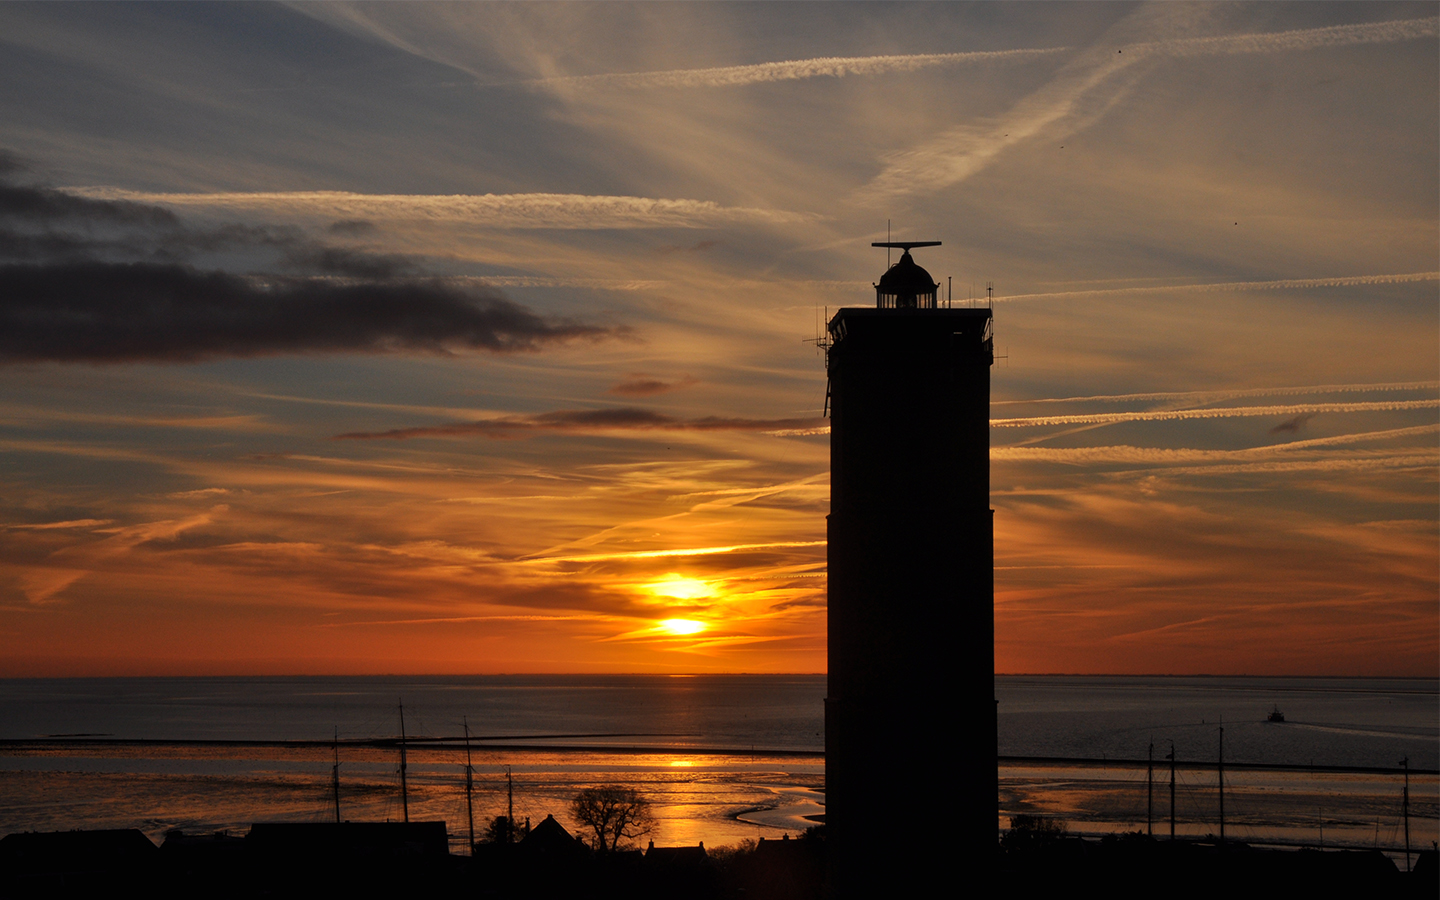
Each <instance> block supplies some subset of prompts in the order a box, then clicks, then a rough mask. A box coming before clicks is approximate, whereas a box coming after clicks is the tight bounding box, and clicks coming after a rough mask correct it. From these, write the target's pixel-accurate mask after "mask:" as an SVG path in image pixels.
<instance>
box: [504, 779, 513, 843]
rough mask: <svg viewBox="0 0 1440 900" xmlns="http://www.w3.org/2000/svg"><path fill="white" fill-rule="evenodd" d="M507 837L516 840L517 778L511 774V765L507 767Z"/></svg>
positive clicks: (509, 839)
mask: <svg viewBox="0 0 1440 900" xmlns="http://www.w3.org/2000/svg"><path fill="white" fill-rule="evenodd" d="M505 796H506V807H505V836H506V837H505V839H506V840H508V841H514V840H515V779H514V778H512V777H511V776H510V767H509V766H506V767H505Z"/></svg>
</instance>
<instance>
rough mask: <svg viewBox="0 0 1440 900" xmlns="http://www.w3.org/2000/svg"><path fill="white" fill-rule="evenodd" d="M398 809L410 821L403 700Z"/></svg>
mask: <svg viewBox="0 0 1440 900" xmlns="http://www.w3.org/2000/svg"><path fill="white" fill-rule="evenodd" d="M400 809H401V811H402V812H403V813H404V816H405V822H406V824H409V822H410V787H409V785H407V784H406V783H405V701H404V700H401V701H400Z"/></svg>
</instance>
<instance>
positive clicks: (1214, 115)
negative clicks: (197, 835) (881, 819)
mask: <svg viewBox="0 0 1440 900" xmlns="http://www.w3.org/2000/svg"><path fill="white" fill-rule="evenodd" d="M1436 16H1437V6H1436V4H1434V3H1421V4H1406V3H1400V4H1390V3H1356V4H1351V3H1260V4H1213V5H1211V4H1183V3H1160V4H1155V5H1131V4H1123V3H1062V4H1054V5H1051V4H1044V3H1014V4H1011V3H981V4H974V5H961V4H953V5H952V4H916V5H908V4H873V5H872V4H865V3H845V4H825V3H803V4H748V3H747V4H733V5H732V4H707V3H687V4H663V3H657V4H650V3H644V4H634V5H630V4H621V3H613V4H611V3H606V4H577V5H572V4H560V3H553V4H552V3H543V4H496V5H492V4H464V5H445V4H429V3H426V4H418V3H415V4H412V3H405V4H395V5H389V4H358V5H354V6H349V5H312V4H300V5H295V6H286V5H251V4H244V5H242V4H199V5H190V4H158V5H129V4H100V5H81V4H35V5H31V4H18V3H5V4H0V88H3V89H0V148H3V156H0V675H5V676H39V675H96V674H100V675H110V674H114V675H120V674H232V673H233V674H267V673H268V674H304V673H472V672H473V673H498V672H706V671H736V672H823V671H824V669H825V514H826V513H827V511H828V508H829V473H828V469H829V444H828V440H829V438H828V434H827V421H826V420H825V419H823V418H821V409H822V404H823V402H824V396H825V372H824V364H823V359H822V357H821V356H820V355H819V354H818V351H817V349H816V347H815V346H814V345H813V344H812V343H807V341H809V340H812V339H813V338H815V337H816V335H817V333H818V331H819V329H820V328H821V327H822V326H821V323H822V321H823V318H824V316H825V314H826V311H827V310H828V311H829V312H831V313H833V311H834V310H835V309H836V308H837V307H840V306H847V305H848V306H869V305H873V304H874V290H873V288H872V286H871V285H872V283H873V282H874V281H875V280H877V279H878V278H879V276H880V275H881V273H882V272H883V271H884V268H885V265H886V256H885V251H884V250H876V249H872V248H871V247H870V243H871V242H872V241H876V240H884V239H885V235H886V233H887V230H886V229H887V221H888V222H889V223H891V224H890V228H891V229H892V232H893V235H894V237H895V239H897V240H901V239H914V240H939V241H943V246H941V247H936V248H930V249H927V250H919V251H916V258H917V261H918V262H920V264H921V265H923V266H925V267H926V268H927V269H928V270H929V271H930V272H931V273H932V274H933V275H934V276H935V277H936V278H937V279H939V280H940V281H941V284H942V290H944V289H945V287H946V285H948V284H950V283H951V282H950V279H952V278H953V297H954V299H955V302H956V303H969V302H972V300H971V298H974V297H979V298H981V299H980V302H982V303H983V302H984V299H983V298H984V295H985V285H986V283H987V282H993V284H994V288H995V299H994V310H995V321H996V343H997V348H998V350H999V352H1001V353H1002V354H1003V355H1004V356H1005V358H1004V359H1002V360H999V361H998V362H997V365H996V367H995V368H994V369H993V372H992V399H993V405H992V409H991V412H992V416H993V425H994V427H993V429H992V432H991V444H992V452H991V479H992V505H993V507H994V508H995V510H996V513H995V522H996V537H995V557H996V573H995V583H996V595H995V602H996V612H995V618H996V660H997V669H998V670H999V671H1001V672H1068V673H1170V674H1189V673H1214V674H1235V673H1248V674H1343V675H1427V676H1433V675H1434V674H1435V673H1436V670H1437V666H1440V646H1437V644H1440V599H1437V591H1440V529H1437V508H1440V495H1437V468H1440V449H1437V446H1440V424H1437V419H1440V385H1437V380H1436V379H1437V373H1440V273H1437V271H1436V270H1437V269H1440V261H1437V246H1440V227H1437V221H1440V209H1437V204H1440V200H1437V198H1440V174H1437V173H1440V151H1437V135H1440V114H1437V110H1440V96H1437V93H1440V92H1437V84H1440V65H1437V61H1440V28H1437V17H1436Z"/></svg>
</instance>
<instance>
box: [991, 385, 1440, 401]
mask: <svg viewBox="0 0 1440 900" xmlns="http://www.w3.org/2000/svg"><path fill="white" fill-rule="evenodd" d="M1426 390H1429V391H1433V390H1440V381H1393V382H1382V383H1379V384H1310V385H1302V386H1298V387H1276V388H1240V389H1237V390H1233V391H1157V392H1154V393H1149V394H1096V395H1093V396H1089V397H1045V398H1042V399H1038V400H993V401H991V406H1002V405H1007V406H1008V405H1015V404H1021V403H1093V402H1096V401H1105V402H1111V403H1124V402H1128V401H1133V400H1189V401H1191V402H1193V403H1205V402H1208V401H1213V400H1221V399H1226V398H1231V397H1278V396H1285V395H1287V394H1338V393H1352V392H1353V393H1364V392H1368V391H1426Z"/></svg>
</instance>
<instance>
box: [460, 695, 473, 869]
mask: <svg viewBox="0 0 1440 900" xmlns="http://www.w3.org/2000/svg"><path fill="white" fill-rule="evenodd" d="M460 721H462V722H464V723H465V818H466V820H467V821H468V822H469V823H470V853H471V854H472V855H473V854H474V853H475V767H474V766H472V765H470V720H469V718H462V719H461V720H460Z"/></svg>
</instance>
